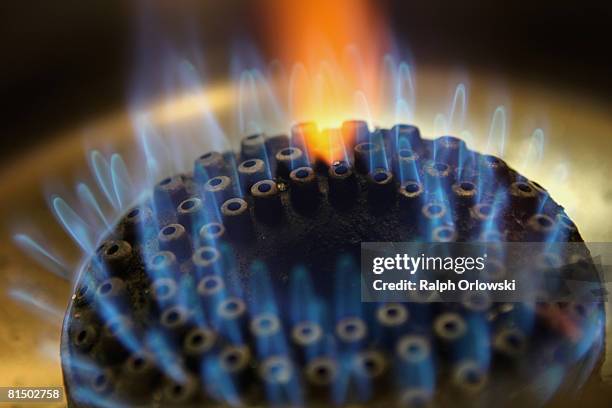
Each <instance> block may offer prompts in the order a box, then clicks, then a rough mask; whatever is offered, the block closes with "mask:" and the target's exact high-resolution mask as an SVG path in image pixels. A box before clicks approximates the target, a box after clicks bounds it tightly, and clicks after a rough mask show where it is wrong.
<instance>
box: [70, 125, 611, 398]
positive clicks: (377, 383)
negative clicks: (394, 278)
mask: <svg viewBox="0 0 612 408" xmlns="http://www.w3.org/2000/svg"><path fill="white" fill-rule="evenodd" d="M313 132H317V131H316V126H315V125H314V124H300V125H296V126H294V127H293V128H292V131H291V137H287V136H276V137H265V136H264V135H260V134H256V135H251V136H248V137H246V138H245V139H243V140H242V143H241V151H240V153H239V154H236V153H234V152H231V151H227V152H208V153H205V154H203V155H202V156H200V157H199V158H198V159H197V160H196V161H195V164H194V170H193V173H190V174H177V175H174V176H172V177H168V178H166V179H164V180H162V181H161V182H159V183H158V184H157V185H156V186H155V188H154V190H153V193H152V194H151V195H150V196H149V197H148V198H145V199H144V200H143V201H142V202H141V203H140V204H139V205H138V206H136V207H134V208H132V209H130V210H128V211H127V213H126V214H125V215H124V217H123V218H122V219H121V220H120V222H119V223H118V224H117V225H116V227H115V228H114V230H113V232H112V233H110V234H109V235H108V236H107V237H106V239H105V240H104V241H103V242H102V243H101V245H100V246H99V248H98V249H97V251H96V253H95V255H94V256H93V257H92V258H91V259H90V260H89V262H88V263H87V264H86V265H85V266H84V268H83V270H82V272H81V275H80V278H79V281H78V283H77V285H76V289H75V293H74V295H73V298H72V302H71V304H70V306H69V308H68V311H67V313H66V317H65V321H64V330H63V336H62V366H63V370H64V380H65V386H66V390H67V394H68V397H69V400H70V403H71V405H72V406H85V405H87V404H86V403H85V402H83V401H91V398H90V397H91V395H104V396H105V399H106V400H107V401H115V402H124V403H127V404H130V405H138V404H142V405H147V406H149V405H151V406H201V405H211V406H217V405H219V406H220V405H224V404H226V405H243V406H264V405H271V406H281V405H282V406H287V405H297V406H317V404H318V405H321V406H328V405H330V404H336V405H350V404H356V403H359V404H367V406H402V407H404V406H405V407H413V406H427V405H429V404H435V405H440V406H457V405H461V404H465V405H476V404H482V405H485V406H487V405H492V404H494V403H497V401H498V397H499V394H500V392H502V393H504V395H506V396H508V398H509V401H510V400H511V401H512V402H511V403H512V404H519V403H522V402H528V401H530V398H531V397H533V395H532V394H530V392H531V391H530V388H529V385H530V381H531V378H533V375H534V373H536V372H541V371H542V370H546V369H547V368H549V366H550V365H551V364H560V362H559V361H558V358H557V357H558V356H555V353H554V351H555V350H561V349H563V350H566V351H568V353H566V354H567V355H569V354H571V352H570V351H571V350H572V349H574V348H577V347H580V345H579V342H577V341H576V339H575V338H573V337H572V336H570V335H569V334H568V333H567V332H566V331H564V330H562V328H560V326H559V324H558V322H559V321H560V320H571V321H572V322H573V324H574V325H575V326H577V327H579V328H586V327H588V326H589V325H590V324H592V316H593V314H594V313H595V312H597V311H600V308H601V305H600V304H592V305H587V304H571V305H567V304H565V305H561V304H557V303H554V304H553V303H537V304H526V303H491V304H485V305H484V307H474V302H476V301H475V300H474V302H470V301H466V302H463V303H405V304H402V303H372V304H370V303H361V302H360V298H359V293H360V292H359V285H360V272H359V268H358V264H359V251H360V243H361V242H374V241H379V242H399V241H438V242H451V241H479V240H483V241H490V240H500V241H517V242H533V241H540V242H542V241H546V240H548V239H550V236H551V233H552V231H553V230H554V231H556V235H555V238H554V239H555V240H557V241H563V242H565V241H567V242H582V238H581V236H580V233H579V232H578V229H577V228H576V226H575V225H574V224H573V222H571V220H570V219H569V218H568V217H567V215H566V214H565V213H564V211H563V208H562V207H561V206H559V205H558V204H557V203H555V202H554V201H553V199H552V198H551V197H550V196H549V195H548V193H547V192H546V190H545V189H544V188H543V187H542V186H540V185H539V184H538V183H536V182H534V181H531V180H528V179H527V178H526V177H524V176H522V175H520V174H519V173H517V172H516V171H514V170H513V169H512V168H510V167H509V166H508V165H507V164H506V163H505V162H504V161H503V160H501V159H500V158H497V157H493V156H488V155H483V154H479V153H477V152H474V151H472V150H470V149H469V148H468V147H467V146H466V144H465V143H464V142H463V141H462V140H461V139H458V138H456V137H452V136H443V137H440V138H437V139H435V140H428V139H423V138H422V137H421V135H420V132H419V130H418V128H416V127H414V126H409V125H396V126H394V127H393V128H391V129H377V130H376V131H373V132H370V131H369V130H368V127H367V125H366V124H365V122H361V121H350V122H345V123H344V124H343V126H342V129H341V130H340V131H337V132H335V133H334V137H335V138H336V139H337V140H336V142H334V143H333V144H328V145H325V146H326V148H325V149H324V151H321V148H320V145H317V146H313V144H312V143H311V140H312V133H313ZM557 227H559V228H557ZM559 231H561V233H559ZM355 293H357V297H356V298H355V296H353V295H354V294H355ZM478 305H479V306H480V305H481V304H480V303H478ZM578 311H580V312H578ZM474 336H476V337H478V339H480V340H479V341H480V342H478V341H477V340H476V337H474ZM595 353H599V350H598V349H593V351H592V352H590V353H585V354H582V357H581V358H580V359H576V360H572V361H566V362H564V364H566V367H567V368H568V370H576V371H580V370H581V368H580V364H581V361H583V360H584V359H588V358H592V357H593V356H592V355H591V354H595ZM595 357H596V358H598V356H597V355H595Z"/></svg>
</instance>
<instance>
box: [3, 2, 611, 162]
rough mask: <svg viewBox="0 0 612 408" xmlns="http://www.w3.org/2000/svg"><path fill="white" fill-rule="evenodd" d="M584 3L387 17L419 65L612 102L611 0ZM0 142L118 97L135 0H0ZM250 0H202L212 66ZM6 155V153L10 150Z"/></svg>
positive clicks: (24, 137) (26, 136) (454, 5)
mask: <svg viewBox="0 0 612 408" xmlns="http://www.w3.org/2000/svg"><path fill="white" fill-rule="evenodd" d="M609 4H610V3H609V2H608V5H606V4H605V3H603V2H602V3H601V4H599V3H596V2H590V1H580V2H571V3H563V2H559V1H549V0H545V1H530V2H509V1H501V2H495V1H476V0H468V1H463V2H452V1H441V0H428V1H419V2H414V1H411V2H405V1H397V2H393V1H385V2H382V3H381V7H384V8H386V9H387V11H388V13H389V15H390V16H391V17H390V24H391V25H392V28H393V31H394V32H395V33H396V36H397V37H399V39H400V41H403V42H406V43H408V44H409V46H410V49H411V51H412V54H413V56H414V58H415V60H416V61H417V64H421V63H436V64H447V65H451V66H465V67H466V68H468V69H470V68H473V67H484V68H488V69H492V70H496V71H497V72H499V73H500V74H502V75H509V76H515V75H516V76H521V77H527V78H529V79H532V80H536V81H541V82H543V83H546V84H547V85H550V86H558V87H563V88H575V89H577V90H580V91H582V92H585V93H587V94H589V95H590V96H591V97H592V98H598V99H601V100H603V101H604V103H606V104H608V103H609V102H610V100H611V92H610V90H611V89H612V79H611V75H610V73H611V72H612V64H611V58H612V57H611V52H610V49H611V45H610V44H611V40H612V34H611V29H612V25H611V23H610V22H611V21H612V6H610V5H609ZM0 7H1V9H0V11H1V14H0V16H1V17H0V21H1V24H0V44H1V45H0V52H1V54H0V55H1V56H2V69H1V71H0V100H1V101H2V102H1V106H0V108H1V109H2V121H1V122H0V134H1V136H2V137H1V138H0V149H2V151H3V153H4V154H5V155H6V154H17V153H18V152H19V151H21V150H23V149H24V148H26V147H27V146H28V145H29V144H31V143H37V142H39V141H40V139H41V137H43V136H42V135H47V134H49V133H53V132H54V131H57V130H60V129H62V128H66V127H70V126H71V125H72V126H74V125H75V124H78V123H82V122H83V121H85V120H87V119H88V118H90V117H93V116H95V115H99V114H101V113H103V112H106V111H112V110H115V109H117V108H120V107H121V106H123V105H125V104H126V103H127V100H128V90H129V88H130V83H131V82H130V81H131V80H133V78H132V77H131V73H132V68H133V67H134V62H135V55H137V53H136V51H137V50H138V49H139V44H142V42H139V41H143V40H144V41H159V40H160V39H159V38H155V37H147V36H145V37H144V38H143V37H142V36H141V37H140V39H138V36H137V35H136V32H137V31H138V30H137V27H138V26H139V21H140V22H142V10H140V8H139V6H138V2H131V1H125V0H123V1H118V0H88V1H83V0H57V1H29V0H26V1H3V2H2V5H1V6H0ZM258 11H259V9H258V7H257V4H256V2H241V1H237V0H225V1H223V2H220V1H202V2H199V8H198V10H197V12H194V13H192V14H191V15H190V17H191V18H192V19H193V20H194V21H195V22H196V23H197V24H196V25H197V28H198V30H197V33H196V37H197V39H198V40H199V42H200V43H201V44H202V47H203V49H204V55H205V56H211V57H210V58H209V60H208V61H206V64H207V66H209V67H210V70H211V76H215V75H225V74H226V73H227V69H228V68H227V67H228V60H229V57H228V50H229V49H230V48H231V47H230V43H231V41H232V39H233V38H234V37H235V35H236V33H237V32H240V33H241V35H245V34H246V35H247V36H249V35H250V36H252V37H253V39H254V42H255V43H257V42H259V40H260V39H259V38H258V36H259V35H260V33H261V30H260V29H259V28H258V27H256V20H255V19H254V18H253V16H256V15H257V12H258ZM5 157H6V156H5Z"/></svg>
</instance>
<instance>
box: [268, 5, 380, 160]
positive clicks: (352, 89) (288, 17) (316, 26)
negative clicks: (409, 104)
mask: <svg viewBox="0 0 612 408" xmlns="http://www.w3.org/2000/svg"><path fill="white" fill-rule="evenodd" d="M263 2H264V4H265V15H266V16H267V17H268V18H267V20H266V28H267V29H268V38H269V43H270V45H271V46H272V47H273V48H274V50H275V52H276V53H277V54H278V55H280V57H281V60H283V61H286V62H291V63H295V65H294V66H293V69H292V70H291V73H290V78H289V89H288V97H289V111H290V114H291V118H292V120H293V121H294V122H303V121H314V122H316V124H317V125H318V127H319V129H322V130H321V131H320V132H319V131H317V132H314V133H312V132H311V133H312V134H309V135H307V138H308V149H309V153H310V155H311V157H315V158H318V159H320V160H323V161H325V162H327V163H330V162H331V161H334V160H340V159H343V158H344V157H345V153H344V149H345V148H344V146H345V145H346V144H347V142H349V141H347V140H344V143H342V142H343V139H346V138H347V137H349V138H350V136H347V134H346V132H340V131H339V130H337V129H338V128H339V126H340V124H341V123H342V122H343V121H344V120H346V119H352V118H360V119H366V120H367V119H369V116H370V112H371V106H372V104H373V102H374V100H375V99H376V90H377V87H376V86H375V85H376V80H377V78H378V74H377V69H378V68H379V67H380V63H381V60H382V54H383V52H384V51H386V50H387V49H388V47H389V44H390V36H389V34H388V31H387V30H386V26H385V25H384V23H383V18H382V13H381V11H380V10H379V9H377V8H376V7H374V3H373V2H370V1H367V0H334V1H325V0H311V1H303V2H302V1H297V2H294V1H284V0H263ZM328 128H334V129H333V130H332V129H328ZM349 144H350V143H349Z"/></svg>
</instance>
